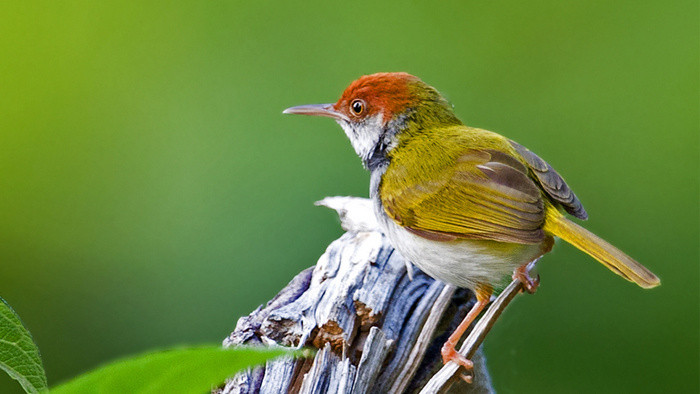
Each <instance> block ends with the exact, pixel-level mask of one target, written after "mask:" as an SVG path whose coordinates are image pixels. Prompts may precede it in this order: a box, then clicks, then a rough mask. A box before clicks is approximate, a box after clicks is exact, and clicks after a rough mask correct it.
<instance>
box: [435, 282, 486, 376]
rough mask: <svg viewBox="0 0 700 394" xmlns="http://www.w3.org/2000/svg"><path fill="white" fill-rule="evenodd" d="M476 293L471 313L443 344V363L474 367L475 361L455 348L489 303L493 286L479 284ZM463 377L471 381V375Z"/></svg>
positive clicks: (469, 368) (468, 368)
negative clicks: (451, 362)
mask: <svg viewBox="0 0 700 394" xmlns="http://www.w3.org/2000/svg"><path fill="white" fill-rule="evenodd" d="M475 293H476V304H474V306H473V307H472V309H471V310H470V311H469V313H467V316H466V317H465V318H464V320H462V322H461V323H459V326H457V329H456V330H455V331H454V332H453V333H452V335H450V337H449V338H448V339H447V342H445V344H444V345H442V351H441V353H442V362H443V363H445V364H447V363H448V362H450V361H453V362H455V363H457V364H459V365H461V366H462V367H464V368H465V369H467V370H471V369H472V368H474V363H472V361H471V360H469V359H468V358H466V357H464V356H463V355H461V354H459V352H457V350H456V349H455V346H457V342H459V339H460V338H461V337H462V335H464V332H465V331H467V328H469V326H470V325H471V324H472V322H473V321H474V320H475V319H476V317H477V316H479V313H481V311H482V310H483V309H484V307H485V306H486V305H488V303H489V300H490V299H491V294H492V293H493V288H492V287H491V286H490V285H479V286H477V288H476V291H475ZM462 378H463V379H464V380H466V381H467V382H468V383H471V376H468V375H462Z"/></svg>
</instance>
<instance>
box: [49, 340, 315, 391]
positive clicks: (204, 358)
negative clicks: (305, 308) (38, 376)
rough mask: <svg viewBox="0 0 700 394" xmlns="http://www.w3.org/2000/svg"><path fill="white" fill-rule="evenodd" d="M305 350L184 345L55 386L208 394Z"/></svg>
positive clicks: (131, 359)
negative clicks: (230, 379)
mask: <svg viewBox="0 0 700 394" xmlns="http://www.w3.org/2000/svg"><path fill="white" fill-rule="evenodd" d="M303 354H304V352H303V351H299V350H296V351H290V350H285V349H265V348H251V347H240V348H233V349H222V348H221V346H220V345H218V346H205V347H194V348H181V349H172V350H165V351H160V352H153V353H147V354H143V355H140V356H136V357H133V358H127V359H124V360H120V361H115V362H113V363H111V364H108V365H105V366H102V367H100V368H97V369H96V370H93V371H91V372H87V373H85V374H83V375H80V376H78V377H77V378H75V379H73V380H71V381H69V382H67V383H64V384H62V385H60V386H58V387H56V388H53V389H51V394H61V393H101V394H109V393H205V392H208V391H209V390H211V389H212V388H214V387H217V386H218V385H220V384H221V383H223V382H224V381H225V380H226V378H228V377H231V376H233V375H234V374H235V373H236V372H238V371H240V370H242V369H245V368H248V367H251V366H255V365H258V364H262V363H263V362H265V361H267V360H269V359H271V358H274V357H278V356H281V355H291V356H301V355H303Z"/></svg>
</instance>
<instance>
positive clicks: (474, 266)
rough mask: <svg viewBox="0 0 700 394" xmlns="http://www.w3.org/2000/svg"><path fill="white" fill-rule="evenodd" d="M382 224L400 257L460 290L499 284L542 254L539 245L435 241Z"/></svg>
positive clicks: (384, 220)
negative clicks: (480, 285) (460, 288)
mask: <svg viewBox="0 0 700 394" xmlns="http://www.w3.org/2000/svg"><path fill="white" fill-rule="evenodd" d="M378 216H382V217H381V219H380V220H379V222H380V225H381V227H382V229H383V230H384V233H385V235H386V236H387V237H388V238H389V241H390V242H391V244H392V246H393V247H394V248H395V249H396V250H397V251H399V252H400V253H401V255H402V256H403V257H404V258H405V259H407V260H408V261H410V262H411V263H413V264H415V265H416V266H418V268H420V269H421V270H423V271H424V272H425V273H426V274H428V275H430V276H432V277H433V278H436V279H439V280H441V281H443V282H445V283H449V284H451V285H454V286H458V287H466V288H469V289H474V288H475V287H476V285H477V284H491V285H494V284H497V283H498V282H500V281H501V280H502V279H503V278H504V277H505V276H506V275H510V274H512V272H513V270H514V269H515V268H517V267H519V266H520V265H523V264H525V263H528V262H530V261H532V260H534V259H535V258H537V257H539V256H540V255H541V254H542V247H541V245H539V244H535V245H523V244H515V243H505V242H497V241H488V240H470V239H460V240H456V241H448V242H445V241H434V240H430V239H426V238H423V237H421V236H418V235H416V234H413V233H411V232H409V231H407V230H405V229H404V228H402V227H401V226H399V225H397V224H396V223H395V222H394V221H393V220H391V219H390V218H388V217H386V216H385V215H378Z"/></svg>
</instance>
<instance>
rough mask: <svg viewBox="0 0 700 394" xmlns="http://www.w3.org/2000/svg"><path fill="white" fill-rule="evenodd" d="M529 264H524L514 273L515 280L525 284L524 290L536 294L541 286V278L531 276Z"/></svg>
mask: <svg viewBox="0 0 700 394" xmlns="http://www.w3.org/2000/svg"><path fill="white" fill-rule="evenodd" d="M527 266H528V264H523V265H521V266H520V267H518V268H516V269H515V271H513V280H519V281H520V282H521V283H522V284H523V288H524V289H525V291H527V292H528V293H530V294H535V291H537V287H539V285H540V276H539V275H537V277H536V278H533V277H531V276H530V271H529V270H528V267H527Z"/></svg>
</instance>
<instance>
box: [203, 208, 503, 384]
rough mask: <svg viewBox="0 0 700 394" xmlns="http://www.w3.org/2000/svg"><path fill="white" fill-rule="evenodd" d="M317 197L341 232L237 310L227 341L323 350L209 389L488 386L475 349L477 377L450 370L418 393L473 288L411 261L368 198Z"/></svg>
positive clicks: (435, 367)
mask: <svg viewBox="0 0 700 394" xmlns="http://www.w3.org/2000/svg"><path fill="white" fill-rule="evenodd" d="M318 205H324V206H327V207H330V208H333V209H335V210H336V211H337V212H338V214H339V216H340V219H341V225H342V226H343V228H344V229H345V230H347V232H346V233H345V234H343V235H342V236H341V237H340V238H339V239H338V240H336V241H334V242H333V243H331V245H330V246H329V247H328V248H327V250H326V252H325V253H324V254H323V255H322V256H321V258H320V259H319V260H318V262H317V264H316V265H315V266H314V267H311V268H308V269H306V270H304V271H302V272H301V273H299V274H298V275H297V276H296V277H295V278H294V279H292V281H291V282H290V283H289V284H288V285H287V286H286V287H285V288H284V289H282V290H281V291H280V292H279V294H277V296H275V297H274V298H273V299H272V300H270V301H269V302H268V303H267V305H265V306H264V307H263V306H261V307H259V308H258V309H256V310H255V311H253V312H252V313H251V314H250V315H248V316H246V317H242V318H240V319H239V320H238V324H237V325H236V329H235V331H234V332H233V333H231V335H230V336H229V337H228V338H226V339H225V340H224V346H227V347H228V346H234V345H258V346H277V345H282V346H288V347H296V348H298V347H314V348H317V349H319V351H318V352H317V353H316V355H315V357H314V358H312V359H311V358H310V359H299V360H293V359H279V360H275V361H272V362H269V363H267V365H265V366H264V367H259V368H256V369H253V370H251V371H248V372H246V373H241V374H238V375H236V376H235V377H234V378H232V379H230V380H229V381H228V382H227V383H226V385H225V386H224V387H222V388H220V389H218V390H215V392H218V393H227V394H228V393H286V392H292V393H418V392H430V393H434V392H435V393H436V392H459V393H487V392H492V391H493V390H492V388H491V381H490V377H489V375H488V372H487V370H486V367H485V362H484V357H483V355H482V354H481V352H480V351H477V352H476V353H473V352H472V353H473V357H472V358H473V361H474V364H475V368H474V372H473V381H474V383H472V384H466V383H464V382H463V381H462V380H461V379H455V378H454V375H455V374H454V371H453V372H452V373H451V374H450V375H449V376H447V375H446V377H445V379H444V381H440V382H435V381H433V382H432V384H430V385H428V386H429V387H430V388H426V389H425V390H424V391H421V390H422V389H423V388H424V387H426V384H427V382H428V380H429V379H430V378H431V377H433V375H434V374H435V373H436V372H437V371H438V370H440V368H442V367H443V364H442V361H441V356H440V348H441V346H442V344H443V343H444V342H445V340H446V339H447V336H448V335H449V333H451V332H452V330H453V329H454V328H455V327H456V326H457V324H459V322H460V321H461V320H462V318H464V316H465V315H466V313H467V311H468V310H469V308H471V306H472V305H473V303H474V297H473V294H472V293H471V292H469V291H468V290H464V289H458V290H455V289H454V288H453V287H451V286H446V285H445V284H443V283H442V282H439V281H436V280H434V279H432V278H430V277H428V276H427V275H425V274H424V273H423V272H422V271H420V270H418V269H417V268H415V267H413V266H412V265H410V264H407V263H406V262H405V261H404V260H403V258H402V257H401V256H400V255H399V254H398V253H396V252H394V249H393V248H392V247H391V246H390V245H389V243H388V241H387V240H386V238H385V237H384V236H383V235H382V234H381V233H380V232H379V230H378V228H377V225H376V221H375V219H374V214H373V211H372V207H371V204H370V202H369V200H367V199H361V198H351V197H330V198H326V199H324V200H323V201H320V202H319V203H318ZM487 330H488V329H487ZM484 335H485V334H484ZM482 339H483V338H482ZM479 343H480V341H479V342H478V343H477V344H476V345H475V346H474V351H475V350H476V347H478V344H479ZM448 365H449V364H448ZM443 369H444V368H443ZM448 390H449V391H448Z"/></svg>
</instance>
